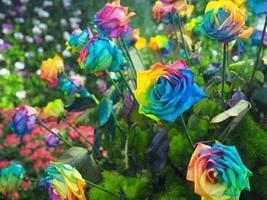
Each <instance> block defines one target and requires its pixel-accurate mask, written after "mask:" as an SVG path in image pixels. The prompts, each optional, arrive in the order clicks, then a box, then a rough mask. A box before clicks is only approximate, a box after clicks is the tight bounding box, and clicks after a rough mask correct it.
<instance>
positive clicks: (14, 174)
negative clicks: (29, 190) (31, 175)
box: [0, 161, 25, 200]
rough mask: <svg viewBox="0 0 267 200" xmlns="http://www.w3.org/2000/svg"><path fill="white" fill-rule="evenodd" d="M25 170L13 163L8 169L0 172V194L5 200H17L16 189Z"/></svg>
mask: <svg viewBox="0 0 267 200" xmlns="http://www.w3.org/2000/svg"><path fill="white" fill-rule="evenodd" d="M24 175H25V169H24V168H23V166H22V165H20V164H18V163H17V162H16V161H13V162H12V163H11V164H10V165H9V166H8V167H5V168H2V169H1V171H0V193H1V194H2V195H3V196H4V197H6V198H7V199H11V200H13V199H17V197H18V193H17V192H18V189H19V187H20V186H21V182H22V180H23V179H24Z"/></svg>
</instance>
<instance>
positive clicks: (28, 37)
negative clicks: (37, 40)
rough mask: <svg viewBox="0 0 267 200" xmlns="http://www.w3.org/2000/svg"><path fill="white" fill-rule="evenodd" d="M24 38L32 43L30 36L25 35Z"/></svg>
mask: <svg viewBox="0 0 267 200" xmlns="http://www.w3.org/2000/svg"><path fill="white" fill-rule="evenodd" d="M25 40H26V41H27V42H28V43H33V38H32V37H31V36H28V35H27V36H26V37H25Z"/></svg>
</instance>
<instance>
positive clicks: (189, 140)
mask: <svg viewBox="0 0 267 200" xmlns="http://www.w3.org/2000/svg"><path fill="white" fill-rule="evenodd" d="M181 119H182V122H183V126H184V129H185V133H186V137H187V140H188V142H189V143H190V145H191V146H192V149H193V150H194V148H195V145H194V143H193V140H192V138H191V136H190V134H189V131H188V129H187V126H186V123H185V121H184V117H183V115H182V114H181Z"/></svg>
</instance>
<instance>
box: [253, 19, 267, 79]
mask: <svg viewBox="0 0 267 200" xmlns="http://www.w3.org/2000/svg"><path fill="white" fill-rule="evenodd" d="M266 27H267V14H266V17H265V23H264V27H263V31H262V35H261V42H260V46H259V48H258V52H257V57H256V61H255V64H254V69H253V72H252V75H251V78H250V82H252V81H253V79H254V76H255V73H256V70H257V68H258V64H259V61H260V55H261V50H262V46H263V40H264V36H265V32H266Z"/></svg>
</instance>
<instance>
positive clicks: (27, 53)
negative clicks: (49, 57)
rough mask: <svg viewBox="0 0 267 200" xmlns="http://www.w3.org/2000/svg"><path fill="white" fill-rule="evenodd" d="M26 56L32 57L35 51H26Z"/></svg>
mask: <svg viewBox="0 0 267 200" xmlns="http://www.w3.org/2000/svg"><path fill="white" fill-rule="evenodd" d="M24 56H25V57H26V58H31V57H33V56H34V53H33V52H25V53H24Z"/></svg>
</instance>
